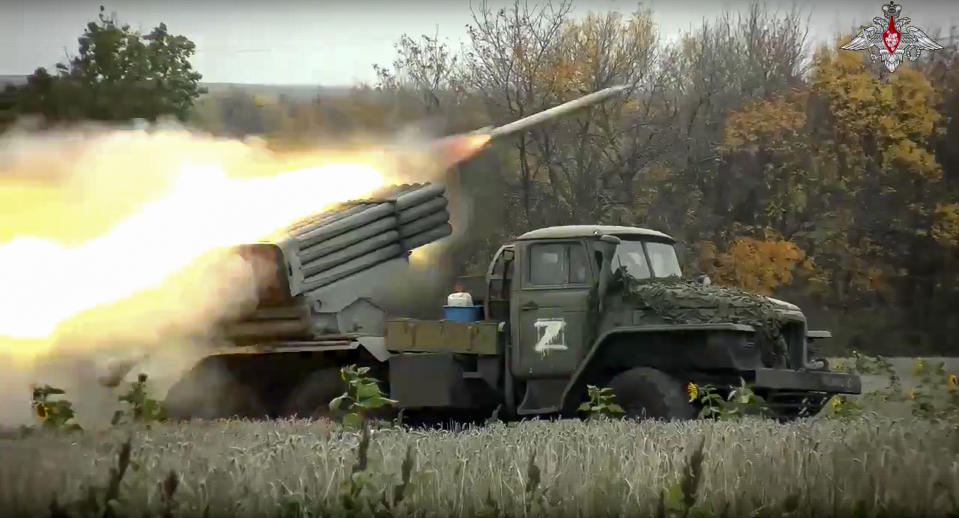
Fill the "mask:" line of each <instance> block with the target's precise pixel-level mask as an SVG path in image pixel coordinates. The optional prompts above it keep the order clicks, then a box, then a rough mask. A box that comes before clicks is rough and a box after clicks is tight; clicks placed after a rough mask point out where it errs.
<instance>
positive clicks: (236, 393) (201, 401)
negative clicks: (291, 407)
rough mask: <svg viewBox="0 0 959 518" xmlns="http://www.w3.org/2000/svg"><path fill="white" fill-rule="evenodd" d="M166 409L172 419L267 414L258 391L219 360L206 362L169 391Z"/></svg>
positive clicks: (164, 404)
mask: <svg viewBox="0 0 959 518" xmlns="http://www.w3.org/2000/svg"><path fill="white" fill-rule="evenodd" d="M163 406H164V409H165V411H166V413H167V416H168V417H169V418H170V419H225V418H230V417H241V418H243V417H245V418H261V417H264V416H265V415H266V414H267V409H266V407H265V406H264V405H263V403H262V402H261V401H260V398H259V397H258V393H257V390H256V389H254V388H253V387H251V386H249V385H247V384H245V383H243V382H241V381H240V379H238V377H237V376H236V375H235V373H233V372H231V370H230V369H229V368H228V366H227V365H226V362H225V361H224V360H221V359H220V358H217V357H208V358H205V359H203V360H202V361H201V362H200V363H199V364H197V365H196V366H195V367H194V368H193V369H192V370H190V372H188V373H187V374H186V375H185V376H184V377H183V378H182V379H180V381H178V382H176V384H174V385H173V386H172V387H170V390H169V392H167V397H166V399H165V400H164V402H163Z"/></svg>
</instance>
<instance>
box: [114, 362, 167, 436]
mask: <svg viewBox="0 0 959 518" xmlns="http://www.w3.org/2000/svg"><path fill="white" fill-rule="evenodd" d="M117 399H118V400H119V401H120V402H121V403H126V404H127V408H126V409H123V410H117V411H116V412H115V413H114V414H113V420H112V421H111V423H112V424H113V425H114V426H116V425H118V424H121V423H123V422H127V421H132V422H135V423H149V422H153V421H163V420H165V419H166V413H165V412H164V411H163V406H162V405H161V404H160V402H159V401H157V400H156V399H154V398H152V397H150V395H149V393H148V392H147V375H146V374H140V375H139V376H137V381H135V382H133V383H132V384H131V385H130V390H128V391H127V392H126V393H125V394H122V395H120V396H119V397H118V398H117Z"/></svg>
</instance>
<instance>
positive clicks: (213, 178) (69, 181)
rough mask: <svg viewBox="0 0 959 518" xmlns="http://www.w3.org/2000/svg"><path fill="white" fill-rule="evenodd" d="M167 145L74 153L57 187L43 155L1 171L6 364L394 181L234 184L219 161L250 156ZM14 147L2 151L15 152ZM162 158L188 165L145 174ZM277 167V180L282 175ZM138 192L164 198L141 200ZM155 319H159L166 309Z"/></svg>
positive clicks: (309, 172) (271, 179)
mask: <svg viewBox="0 0 959 518" xmlns="http://www.w3.org/2000/svg"><path fill="white" fill-rule="evenodd" d="M166 138H167V141H163V138H161V137H156V138H152V137H151V138H146V139H145V140H143V139H141V140H140V141H137V142H134V143H129V142H126V143H123V142H121V145H120V147H117V146H112V147H111V146H107V148H108V149H103V148H102V147H103V145H104V144H103V143H102V142H100V143H97V144H96V145H93V144H91V145H90V147H93V148H96V146H100V148H96V149H95V151H97V152H95V153H91V152H89V151H90V150H89V149H87V150H86V152H83V153H80V154H79V155H78V156H77V155H70V154H69V153H65V156H61V157H59V158H60V159H61V160H59V161H58V163H57V164H56V165H57V167H59V168H60V169H62V170H65V171H66V173H65V175H64V178H61V179H59V180H58V182H55V184H54V185H53V186H51V185H50V182H49V178H47V179H45V180H44V181H41V182H38V181H37V179H36V177H33V178H32V179H31V176H30V174H34V173H35V171H31V170H35V169H43V170H44V171H46V170H47V169H44V168H43V163H41V162H37V160H40V158H38V157H39V155H37V156H32V157H31V156H27V157H26V158H25V159H21V160H19V162H18V161H17V160H14V161H13V162H14V163H15V165H14V166H7V169H6V170H4V167H3V166H0V205H4V206H6V207H7V208H8V209H9V210H5V214H4V217H3V218H2V221H0V239H4V237H5V236H6V238H7V241H6V242H3V241H0V357H2V356H3V355H4V353H10V354H12V355H13V356H23V355H26V356H31V355H35V354H38V353H40V352H41V351H42V350H44V349H45V348H49V347H50V343H52V342H53V341H54V340H55V339H56V337H57V335H58V334H59V331H61V328H62V327H63V324H64V323H65V322H67V321H69V320H70V319H71V318H73V317H75V316H76V315H78V314H80V313H82V312H83V311H85V310H89V309H91V308H94V307H97V306H101V305H105V304H110V303H114V302H116V301H120V300H123V299H125V298H127V297H130V296H133V295H136V294H138V293H142V292H143V291H144V290H149V289H151V288H153V287H156V286H158V285H160V284H161V283H163V282H164V280H165V279H168V278H169V277H170V276H171V275H172V274H174V273H176V272H178V271H180V270H181V269H183V268H184V267H186V266H187V265H189V264H190V263H191V262H193V261H194V260H196V259H197V258H198V257H200V256H202V255H204V254H205V253H207V252H208V251H210V250H212V249H214V248H218V247H222V246H229V245H233V244H238V243H242V242H250V241H255V240H257V239H259V238H261V237H262V236H264V235H266V234H268V233H269V232H271V231H273V230H275V229H276V228H279V227H282V226H284V225H287V224H289V223H290V222H292V221H294V220H296V219H299V218H302V217H304V216H306V215H309V214H311V213H313V212H316V211H318V210H320V209H322V208H324V207H325V206H328V205H329V204H331V203H334V202H337V201H341V200H345V199H352V198H357V197H361V196H363V195H365V194H367V193H368V192H370V191H372V190H374V189H375V188H377V187H379V186H381V185H382V184H383V183H384V177H383V174H382V173H381V172H380V171H379V170H377V169H376V168H375V167H374V165H373V164H369V163H364V162H363V161H362V160H353V161H351V160H349V159H347V160H344V161H340V162H333V163H329V160H326V162H328V163H326V164H323V165H318V166H313V167H304V168H300V169H296V170H292V171H286V172H281V173H279V174H270V175H264V174H263V171H258V172H257V173H256V174H255V175H253V177H247V178H237V177H230V176H229V175H228V174H227V172H226V170H225V169H224V167H223V160H218V159H223V158H224V156H228V157H230V158H232V159H234V165H236V164H237V163H242V162H243V161H244V160H246V159H247V157H248V155H249V149H247V148H245V147H243V146H242V145H241V146H240V147H243V153H241V154H240V155H235V154H233V155H231V153H232V151H231V152H230V153H226V154H224V153H223V152H222V149H221V148H222V147H223V144H222V143H211V142H210V141H204V142H200V143H198V142H196V141H195V139H193V138H190V139H183V138H169V137H166ZM119 140H121V141H122V140H123V139H119ZM3 144H5V143H3V142H0V152H2V151H3V150H5V149H7V148H10V147H12V146H4V145H3ZM73 144H75V143H73ZM236 144H238V143H234V144H233V146H234V148H235V147H237V146H236ZM63 147H64V144H62V143H59V144H55V145H54V150H55V151H56V150H59V151H63V149H62V148H63ZM197 148H199V149H201V150H203V151H204V153H196V152H195V151H197ZM231 149H233V148H231ZM158 153H159V154H158ZM0 154H2V153H0ZM66 155H69V157H68V156H66ZM161 155H162V156H165V157H170V156H174V157H180V158H181V160H179V161H177V160H174V161H172V162H171V164H175V166H174V167H165V166H166V165H167V164H166V163H164V167H159V168H160V169H162V171H160V172H159V173H158V174H157V175H155V177H151V176H150V174H147V172H144V171H148V170H151V167H152V168H153V169H157V167H156V166H155V164H154V163H153V161H154V160H155V159H156V158H157V157H158V156H161ZM200 155H202V156H200ZM204 156H205V158H203V157H204ZM198 157H199V158H198ZM20 158H23V157H20ZM68 158H69V159H68ZM31 160H33V161H31ZM168 161H169V160H168ZM177 162H179V163H177ZM266 162H267V163H268V165H269V166H270V167H272V168H273V169H272V171H276V167H278V166H279V165H281V162H280V161H279V160H267V161H266ZM9 163H10V162H9V161H8V162H7V164H9ZM48 165H49V164H48ZM247 165H249V164H247ZM267 169H269V168H267ZM141 172H143V174H142V175H140V173H141ZM248 172H249V171H248ZM24 178H26V180H25V179H24ZM78 178H87V179H89V178H100V179H101V180H104V181H103V182H101V183H100V184H98V185H99V186H100V187H103V188H104V189H105V191H104V192H103V193H102V194H101V193H100V192H101V191H100V190H99V189H89V187H90V186H89V185H86V187H88V188H87V189H80V188H78V187H77V185H78V183H77V179H78ZM157 178H160V179H161V181H159V182H155V181H153V180H156V179H157ZM79 183H83V182H79ZM139 183H144V184H149V185H150V186H151V189H152V188H156V189H157V190H158V191H159V195H158V194H157V193H155V192H154V193H149V192H147V193H144V192H142V191H143V188H141V187H138V184H139ZM137 198H146V199H143V200H137ZM77 200H79V201H77ZM123 216H125V217H123ZM25 229H26V230H25ZM11 236H12V238H11ZM77 236H82V238H80V239H77ZM183 302H184V303H187V302H189V301H183ZM153 311H155V312H157V315H158V317H159V315H160V313H162V311H163V308H153ZM25 344H26V345H25Z"/></svg>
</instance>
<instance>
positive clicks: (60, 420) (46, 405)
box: [31, 385, 82, 432]
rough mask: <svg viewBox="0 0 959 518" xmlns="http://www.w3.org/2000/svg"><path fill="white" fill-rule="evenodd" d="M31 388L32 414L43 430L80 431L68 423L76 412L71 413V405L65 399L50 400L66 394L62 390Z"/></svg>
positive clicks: (75, 424)
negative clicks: (52, 397)
mask: <svg viewBox="0 0 959 518" xmlns="http://www.w3.org/2000/svg"><path fill="white" fill-rule="evenodd" d="M31 388H32V390H33V398H32V399H33V403H32V406H33V413H34V415H35V416H36V418H37V420H38V421H39V422H40V425H41V426H42V427H43V428H44V429H47V430H56V431H66V432H72V431H78V430H81V429H82V428H81V427H80V425H78V424H77V423H71V422H70V421H72V420H73V418H74V417H75V416H76V412H74V411H73V403H71V402H70V401H67V400H65V399H59V400H52V399H50V397H51V396H59V395H62V394H66V392H65V391H64V390H63V389H59V388H56V387H51V386H50V385H43V386H42V387H38V386H36V385H34V386H33V387H31Z"/></svg>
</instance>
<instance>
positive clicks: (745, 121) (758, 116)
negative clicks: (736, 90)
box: [721, 95, 806, 153]
mask: <svg viewBox="0 0 959 518" xmlns="http://www.w3.org/2000/svg"><path fill="white" fill-rule="evenodd" d="M790 97H791V98H790ZM790 97H787V96H777V97H774V98H772V99H770V100H758V101H754V102H752V103H749V104H747V105H746V106H745V107H744V108H743V109H741V110H738V111H735V112H732V113H730V114H729V117H728V118H727V119H726V127H725V128H724V132H723V144H722V146H721V150H722V151H724V152H727V153H728V152H738V151H746V152H749V153H755V152H756V151H758V150H759V148H760V147H762V148H764V149H770V148H773V149H781V148H784V147H786V142H785V141H786V139H787V138H789V137H790V136H794V135H796V134H797V133H798V132H799V131H800V130H801V129H802V128H803V126H804V125H805V124H806V113H805V111H804V107H803V105H802V104H800V103H799V102H797V101H798V100H799V99H797V97H799V96H797V95H793V96H790Z"/></svg>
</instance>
